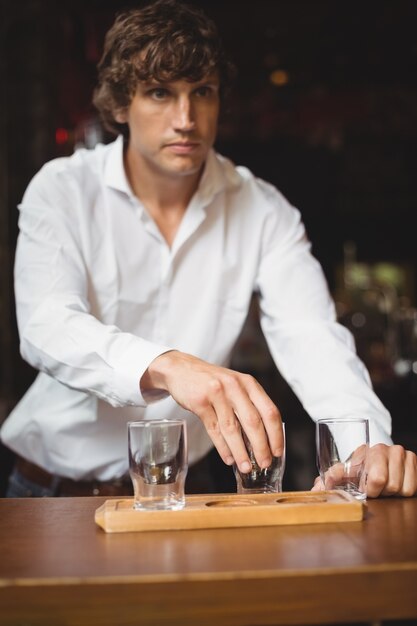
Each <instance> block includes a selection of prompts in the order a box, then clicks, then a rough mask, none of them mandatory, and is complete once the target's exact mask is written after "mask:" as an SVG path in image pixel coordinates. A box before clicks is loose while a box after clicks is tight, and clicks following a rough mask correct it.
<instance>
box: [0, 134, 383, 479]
mask: <svg viewBox="0 0 417 626" xmlns="http://www.w3.org/2000/svg"><path fill="white" fill-rule="evenodd" d="M19 208H20V219H19V227H20V235H19V240H18V246H17V254H16V265H15V282H16V301H17V317H18V326H19V333H20V339H21V352H22V355H23V357H24V358H25V359H26V360H27V361H28V362H29V363H30V364H31V365H33V366H34V367H35V368H37V369H39V370H40V373H39V375H38V376H37V378H36V380H35V382H34V383H33V385H32V386H31V387H30V389H29V390H28V391H27V393H26V394H25V396H24V397H23V398H22V400H21V401H20V403H19V404H18V405H17V406H16V408H15V409H14V410H13V412H12V413H11V415H10V416H9V418H8V419H7V420H6V422H5V423H4V425H3V428H2V431H1V437H2V440H3V442H4V443H5V444H6V445H7V446H9V447H10V448H11V449H12V450H14V451H16V452H17V453H18V454H20V455H21V456H23V457H25V458H27V459H29V460H31V461H32V462H35V463H37V464H38V465H40V466H41V467H43V468H45V469H46V470H48V471H50V472H53V473H56V474H58V475H61V476H66V477H69V478H73V479H90V478H98V479H100V480H107V479H111V478H115V477H118V476H120V475H122V474H124V473H126V471H127V463H128V461H127V436H126V423H127V422H128V421H129V420H137V419H156V418H173V417H184V418H185V419H186V420H187V424H188V433H189V460H190V463H193V462H195V461H197V460H198V459H200V458H201V457H202V456H203V455H204V454H205V453H207V452H208V450H209V449H210V448H211V445H212V444H211V442H210V439H209V438H208V436H207V435H206V432H205V429H204V427H203V425H202V423H201V422H200V420H199V419H198V418H197V417H196V416H194V415H192V414H190V413H188V412H186V411H184V410H183V409H181V408H180V407H179V406H178V405H177V404H176V403H175V402H174V400H172V398H170V397H162V396H161V395H159V396H157V395H155V396H154V397H152V395H151V394H150V395H149V396H147V397H146V398H144V397H143V396H142V394H141V392H140V386H139V381H140V378H141V376H142V374H143V373H144V372H145V370H146V369H147V367H148V365H149V364H150V363H151V361H152V360H153V359H154V358H155V357H157V356H158V355H160V354H161V353H163V352H165V351H166V350H168V349H172V348H173V349H178V350H182V351H184V352H188V353H190V354H193V355H195V356H197V357H200V358H202V359H205V360H207V361H209V362H211V363H217V364H220V365H227V364H228V362H229V359H230V355H231V352H232V349H233V346H234V344H235V342H236V339H237V338H238V336H239V333H240V331H241V329H242V326H243V323H244V321H245V317H246V314H247V311H248V307H249V303H250V299H251V295H252V293H253V292H254V291H257V292H259V294H260V307H261V324H262V329H263V332H264V333H265V336H266V339H267V342H268V345H269V348H270V351H271V354H272V356H273V358H274V360H275V362H276V365H277V366H278V368H279V370H280V371H281V373H282V374H283V376H284V377H285V378H286V380H287V381H288V382H289V383H290V385H291V386H292V388H293V389H294V391H295V393H296V394H297V395H298V397H299V398H300V400H301V401H302V403H303V405H304V407H305V409H306V410H307V412H308V413H309V414H310V415H311V417H312V418H313V419H318V418H324V417H337V416H344V415H348V414H349V415H356V416H366V417H369V419H370V420H371V422H370V433H371V441H372V443H377V442H384V443H391V440H390V416H389V414H388V413H387V411H386V410H385V409H384V407H383V406H382V404H381V403H380V401H379V400H378V398H377V397H376V395H375V394H374V393H373V391H372V390H371V388H370V383H369V376H368V374H367V372H366V370H365V368H364V366H363V364H362V363H361V362H360V361H359V360H358V358H357V356H356V354H355V350H354V344H353V340H352V337H351V335H350V334H349V332H348V331H347V330H346V329H345V328H344V327H342V326H340V325H339V324H337V322H336V319H335V311H334V306H333V302H332V300H331V298H330V296H329V293H328V289H327V285H326V282H325V279H324V277H323V273H322V270H321V268H320V266H319V264H318V263H317V261H316V260H315V259H314V258H313V256H312V255H311V253H310V244H309V242H308V240H307V238H306V235H305V231H304V227H303V225H302V222H301V220H300V215H299V212H298V211H297V210H296V209H294V208H293V207H292V206H291V205H290V204H289V203H288V202H287V201H286V200H285V198H284V197H283V196H282V195H281V194H280V193H279V192H278V191H277V190H276V189H275V188H274V187H272V186H271V185H269V184H267V183H265V182H263V181H261V180H259V179H256V178H255V177H254V176H253V175H252V174H251V173H250V172H249V171H248V170H247V169H246V168H243V167H235V166H234V165H233V164H232V163H231V162H230V161H228V160H227V159H225V158H223V157H221V156H219V155H217V154H216V153H215V152H211V153H210V155H209V157H208V160H207V163H206V167H205V171H204V174H203V176H202V179H201V182H200V185H199V188H198V190H197V191H196V193H195V195H194V196H193V198H192V200H191V202H190V204H189V206H188V208H187V211H186V213H185V215H184V218H183V220H182V222H181V225H180V228H179V230H178V232H177V234H176V237H175V240H174V242H173V244H172V246H171V248H170V247H169V246H168V245H167V243H166V241H165V239H164V238H163V237H162V235H161V233H160V232H159V230H158V227H157V226H156V224H155V222H154V221H153V220H152V218H151V217H150V216H149V214H148V213H147V211H146V209H145V207H144V206H143V205H142V204H141V202H140V201H139V200H138V198H137V197H136V196H135V195H134V194H133V192H132V190H131V188H130V186H129V183H128V181H127V178H126V174H125V170H124V166H123V141H122V138H121V137H119V138H118V139H117V140H116V141H115V142H113V143H112V144H109V145H107V146H103V145H99V146H97V147H96V148H95V149H94V150H79V151H77V152H76V153H75V154H74V155H72V156H71V157H68V158H60V159H55V160H53V161H51V162H50V163H47V164H46V165H45V166H44V167H43V168H42V169H41V171H40V172H39V173H38V174H37V175H36V176H35V177H34V179H33V180H32V182H31V183H30V185H29V187H28V189H27V191H26V193H25V195H24V198H23V201H22V204H21V205H20V207H19ZM161 397H162V399H161ZM284 417H285V419H286V420H287V421H289V420H290V419H291V416H290V415H286V416H284Z"/></svg>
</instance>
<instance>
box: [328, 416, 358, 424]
mask: <svg viewBox="0 0 417 626" xmlns="http://www.w3.org/2000/svg"><path fill="white" fill-rule="evenodd" d="M349 422H358V423H364V424H366V423H369V418H368V417H323V418H322V419H318V420H317V421H316V424H344V423H345V424H346V423H349Z"/></svg>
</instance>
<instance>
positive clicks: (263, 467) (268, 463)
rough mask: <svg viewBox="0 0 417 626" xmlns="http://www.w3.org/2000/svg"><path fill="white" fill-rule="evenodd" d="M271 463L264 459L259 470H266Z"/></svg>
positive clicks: (269, 460) (269, 459) (270, 460)
mask: <svg viewBox="0 0 417 626" xmlns="http://www.w3.org/2000/svg"><path fill="white" fill-rule="evenodd" d="M271 463H272V459H271V458H268V459H264V460H263V461H262V463H261V468H262V469H266V468H267V467H269V466H270V465H271Z"/></svg>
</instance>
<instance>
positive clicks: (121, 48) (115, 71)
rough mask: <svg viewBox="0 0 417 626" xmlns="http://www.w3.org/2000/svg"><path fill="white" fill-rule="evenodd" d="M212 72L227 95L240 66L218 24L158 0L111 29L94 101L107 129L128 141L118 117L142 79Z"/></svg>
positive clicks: (177, 4)
mask: <svg viewBox="0 0 417 626" xmlns="http://www.w3.org/2000/svg"><path fill="white" fill-rule="evenodd" d="M213 71H217V72H218V75H219V79H220V93H221V95H223V96H224V95H225V93H226V92H227V91H228V89H229V88H230V85H231V83H232V81H233V78H234V76H235V67H234V65H233V63H232V62H231V61H230V60H229V59H228V58H227V56H226V54H225V52H224V50H223V47H222V44H221V41H220V38H219V35H218V32H217V28H216V25H215V24H214V22H213V21H212V20H210V19H209V18H208V17H206V16H205V15H204V13H203V12H202V11H201V10H200V9H197V8H196V7H191V6H189V5H186V4H184V3H183V2H179V1H178V0H156V2H152V3H151V4H148V5H146V6H145V7H143V8H141V9H133V10H130V11H127V12H123V13H121V14H120V15H118V17H117V18H116V20H115V22H114V24H113V26H112V27H111V28H110V30H109V31H108V33H107V35H106V38H105V42H104V52H103V56H102V58H101V60H100V62H99V64H98V85H97V87H96V89H95V91H94V96H93V103H94V105H95V106H96V108H97V109H98V111H99V113H100V116H101V119H102V122H103V124H104V126H105V128H106V129H107V130H109V131H110V132H112V133H114V134H119V133H121V134H123V135H124V136H125V137H127V136H128V135H129V129H128V126H127V124H120V123H118V122H117V121H116V120H115V118H114V114H115V112H116V111H120V110H121V109H124V108H126V107H127V106H128V105H129V104H130V102H131V100H132V98H133V95H134V94H135V91H136V88H137V84H138V81H149V80H156V81H158V82H167V81H174V80H180V79H185V80H188V81H190V82H195V81H199V80H201V79H202V78H204V77H205V76H208V75H209V74H211V73H212V72H213Z"/></svg>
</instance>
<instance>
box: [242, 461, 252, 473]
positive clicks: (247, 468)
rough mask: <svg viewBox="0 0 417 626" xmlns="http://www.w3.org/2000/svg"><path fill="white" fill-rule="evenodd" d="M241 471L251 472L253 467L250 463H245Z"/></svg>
mask: <svg viewBox="0 0 417 626" xmlns="http://www.w3.org/2000/svg"><path fill="white" fill-rule="evenodd" d="M240 469H241V471H242V472H244V473H246V472H250V470H251V465H250V463H248V461H243V463H242V464H241V466H240Z"/></svg>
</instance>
